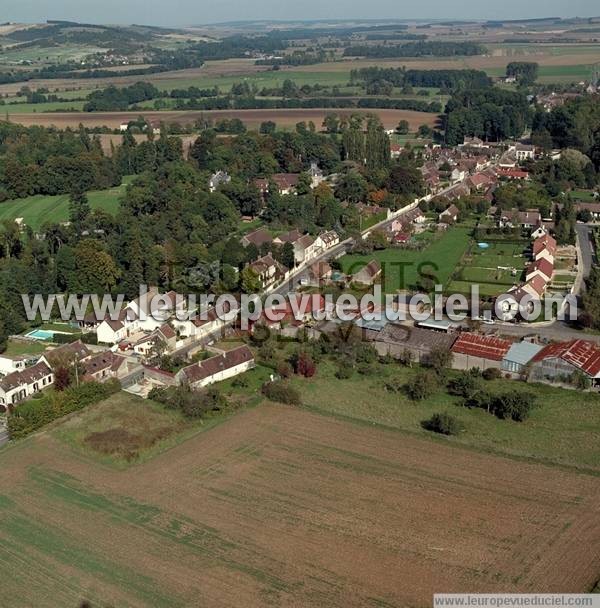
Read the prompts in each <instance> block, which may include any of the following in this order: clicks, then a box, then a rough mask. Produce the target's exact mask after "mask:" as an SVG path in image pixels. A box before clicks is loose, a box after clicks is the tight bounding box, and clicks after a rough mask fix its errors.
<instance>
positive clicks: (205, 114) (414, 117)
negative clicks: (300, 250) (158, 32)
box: [10, 108, 438, 131]
mask: <svg viewBox="0 0 600 608" xmlns="http://www.w3.org/2000/svg"><path fill="white" fill-rule="evenodd" d="M330 113H335V114H338V115H339V116H345V115H350V114H377V115H378V116H379V117H380V119H381V122H382V123H383V125H384V126H385V127H386V128H388V129H393V128H395V127H396V126H397V125H398V123H399V122H400V121H401V120H407V121H408V123H409V125H410V129H411V131H416V130H417V129H418V127H419V126H420V125H423V124H426V125H429V126H431V127H433V126H435V124H436V122H437V120H438V117H437V115H436V114H431V113H428V112H413V111H411V110H376V109H373V110H357V109H353V110H339V109H327V110H323V109H316V108H315V109H312V108H311V109H295V110H282V109H277V110H210V111H183V112H175V111H166V112H156V111H154V112H144V113H143V115H144V117H145V118H146V119H147V120H159V121H161V120H162V121H164V122H177V123H180V124H190V123H193V122H194V121H195V120H198V119H199V118H211V119H212V120H214V121H218V120H221V119H224V118H227V119H231V118H239V119H240V120H242V121H243V122H244V123H245V125H246V126H247V127H248V128H249V129H258V127H259V126H260V124H261V123H262V122H264V121H266V120H272V121H274V122H276V123H277V124H278V125H279V126H281V127H293V126H294V125H295V124H296V123H298V122H301V121H307V122H308V121H310V120H312V121H313V122H314V123H315V124H316V125H317V126H319V127H320V126H321V124H322V123H323V119H324V118H325V115H326V114H330ZM139 115H140V113H139V112H66V113H59V112H56V113H46V114H43V113H35V114H34V113H29V114H16V113H15V114H11V115H10V120H11V122H14V123H17V124H21V125H25V126H31V125H40V126H46V127H47V126H50V125H54V126H56V127H58V128H60V129H65V128H67V127H71V128H77V126H78V125H79V124H83V126H84V127H89V128H92V127H100V126H106V127H109V128H112V129H117V128H118V127H119V125H120V124H121V123H122V122H128V121H130V120H135V119H136V118H137V117H138V116H139Z"/></svg>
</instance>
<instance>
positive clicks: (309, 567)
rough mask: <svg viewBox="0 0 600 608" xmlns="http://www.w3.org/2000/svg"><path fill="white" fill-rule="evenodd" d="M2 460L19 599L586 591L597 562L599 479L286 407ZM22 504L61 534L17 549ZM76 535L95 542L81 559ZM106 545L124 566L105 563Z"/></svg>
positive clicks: (25, 448)
mask: <svg viewBox="0 0 600 608" xmlns="http://www.w3.org/2000/svg"><path fill="white" fill-rule="evenodd" d="M0 465H1V466H0V485H1V487H2V488H3V494H4V498H3V503H0V514H1V515H2V517H1V518H0V541H1V542H0V559H1V561H2V563H3V565H4V567H5V577H4V581H5V582H4V586H5V593H7V594H9V596H10V597H20V599H21V600H22V602H23V605H25V604H27V605H36V606H47V605H56V604H52V603H51V602H50V603H49V599H48V598H50V597H54V596H51V595H50V594H49V593H48V590H52V589H54V588H58V589H60V590H61V594H62V595H61V599H63V598H64V600H63V601H66V600H73V599H76V598H77V597H78V595H77V594H81V593H83V592H84V591H85V590H87V591H86V593H88V595H89V596H90V599H94V598H95V597H97V596H99V597H102V598H103V600H104V602H109V603H110V602H112V603H113V604H115V605H128V606H140V607H141V606H147V605H154V606H191V605H195V606H196V605H202V606H208V607H212V606H215V607H216V606H219V607H225V608H228V607H231V608H233V607H238V606H241V605H243V606H245V607H247V608H254V607H257V608H258V607H261V608H262V607H264V606H286V607H287V606H289V607H292V606H295V607H296V606H297V607H300V606H301V607H302V608H310V607H315V608H316V607H322V606H328V607H329V608H334V607H338V606H339V607H344V608H346V607H354V606H356V607H359V606H360V607H361V608H362V607H365V606H371V607H373V608H374V607H376V606H379V607H381V606H425V605H430V604H431V596H432V593H433V592H436V591H438V592H439V591H446V592H466V591H471V592H477V591H480V592H483V591H487V592H492V591H497V592H499V591H503V592H516V591H519V592H534V591H536V592H583V591H585V590H587V589H589V588H590V587H591V586H592V585H593V584H594V583H595V581H596V580H597V579H598V576H599V575H600V566H599V564H600V513H599V507H598V503H597V497H598V494H599V492H600V479H598V478H595V477H588V476H584V475H578V474H575V473H570V472H565V471H562V470H560V469H557V468H548V467H544V466H541V465H533V464H527V463H522V462H518V461H514V460H507V459H503V458H498V457H494V456H488V455H485V454H479V453H476V452H471V451H467V450H462V449H457V448H454V447H452V446H451V445H449V444H445V443H437V442H433V441H427V440H422V439H416V438H413V437H411V436H409V435H404V434H400V433H394V432H388V431H384V430H381V429H376V428H368V427H365V426H360V425H353V424H350V423H347V422H343V421H338V420H335V419H333V418H323V417H321V416H318V415H316V414H311V413H307V412H305V411H302V410H298V409H294V408H290V407H284V406H275V405H264V406H261V407H259V408H258V409H254V410H251V411H248V412H245V413H241V414H238V415H236V416H235V417H234V418H233V419H232V420H230V421H228V422H226V423H224V424H222V425H221V426H219V427H217V428H215V429H213V430H211V431H208V432H206V433H203V434H200V435H198V436H196V437H195V438H193V439H191V440H189V441H187V442H185V443H183V444H181V445H179V446H178V447H175V448H173V449H171V450H169V451H168V452H165V453H163V454H162V455H161V456H159V457H157V458H155V459H154V460H152V461H150V462H148V463H145V464H142V465H139V466H135V467H133V468H131V469H129V470H127V471H123V472H118V471H115V470H112V469H110V468H108V467H104V466H101V465H98V464H97V463H95V462H93V461H90V460H88V459H87V458H83V457H79V456H77V455H74V454H72V453H70V451H69V449H68V448H67V447H66V446H64V445H63V444H61V443H58V442H57V440H56V439H54V438H52V437H51V436H48V435H45V436H44V435H42V436H39V437H37V438H34V439H32V440H30V441H28V442H27V443H25V444H21V445H20V446H16V449H13V450H9V451H8V452H7V453H4V454H2V455H1V457H0ZM11 505H12V506H11ZM17 513H18V514H19V517H21V518H28V521H31V522H32V526H34V527H36V526H43V530H44V534H45V535H47V536H48V538H54V537H53V536H50V535H51V533H52V532H54V531H56V534H57V535H60V538H61V539H62V540H61V542H62V543H64V547H65V549H63V551H62V552H61V551H60V550H56V549H52V547H51V550H50V551H48V550H47V549H46V547H42V546H40V544H39V543H37V544H36V545H35V546H34V547H29V546H27V545H26V546H21V549H20V550H21V554H20V556H19V557H20V559H19V560H18V561H14V559H8V557H9V556H10V557H13V556H12V554H10V553H8V552H9V551H10V549H11V547H13V545H14V543H15V542H17V543H19V542H20V541H19V539H21V535H23V534H24V533H25V532H24V531H23V529H22V524H19V522H20V521H21V520H20V519H15V518H16V514H17ZM34 522H35V523H34ZM40 534H42V532H40ZM44 538H45V537H44ZM15 539H17V541H15ZM11 543H12V544H11ZM19 546H20V545H19V544H17V548H19ZM72 546H77V547H80V546H81V547H86V553H85V556H86V559H80V560H79V561H76V560H73V563H70V562H68V556H70V555H71V554H73V555H76V552H75V551H76V550H75V549H74V548H71V547H72ZM65 550H70V551H71V552H72V553H69V554H65V553H64V551H65ZM43 551H45V552H43ZM42 552H43V553H42ZM4 553H6V555H4ZM107 559H108V560H110V564H114V568H115V574H113V573H112V572H113V571H112V569H111V568H110V567H109V565H106V566H104V570H102V569H98V567H97V566H95V565H96V564H104V563H105V561H103V560H107ZM90 564H92V566H94V567H95V568H96V571H90V567H91V566H90ZM40 565H43V566H44V567H43V568H40V567H39V566H40ZM13 566H14V567H13ZM24 566H27V570H28V571H30V572H32V573H36V576H35V577H28V583H27V586H26V587H23V585H22V584H20V582H19V578H18V576H17V575H18V573H19V572H20V571H21V568H22V567H24ZM13 571H14V572H13ZM67 580H70V581H73V584H75V581H76V582H77V585H78V587H76V588H75V589H74V590H73V589H71V588H70V587H68V586H66V585H65V581H67ZM19 589H20V590H21V591H20V593H16V591H18V590H19ZM82 590H83V591H82ZM165 596H166V597H165ZM149 597H151V598H152V601H149V599H148V598H149ZM54 601H55V600H54V599H53V600H52V602H54ZM62 605H75V604H74V602H73V601H71V603H70V604H67V603H63V604H62Z"/></svg>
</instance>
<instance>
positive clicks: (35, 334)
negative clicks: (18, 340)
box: [26, 329, 54, 340]
mask: <svg viewBox="0 0 600 608" xmlns="http://www.w3.org/2000/svg"><path fill="white" fill-rule="evenodd" d="M26 337H27V338H33V339H34V340H52V338H54V332H53V331H47V330H45V329H34V330H33V331H30V332H29V333H28V334H27V336H26Z"/></svg>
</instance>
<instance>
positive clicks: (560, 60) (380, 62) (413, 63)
mask: <svg viewBox="0 0 600 608" xmlns="http://www.w3.org/2000/svg"><path fill="white" fill-rule="evenodd" d="M506 50H507V49H495V50H494V53H495V54H493V55H490V56H482V55H477V56H474V57H461V58H459V59H452V58H448V59H444V58H423V59H417V58H415V59H411V58H408V59H359V58H356V59H353V58H345V59H342V60H340V61H336V62H329V63H319V64H317V65H310V66H298V67H295V68H294V71H296V72H340V71H344V70H354V69H359V68H366V67H371V66H374V65H377V66H378V67H382V68H400V67H403V66H404V67H406V68H407V69H417V70H446V69H448V70H457V69H466V68H472V69H478V70H481V69H483V70H485V69H489V68H505V67H506V66H507V65H508V64H509V63H510V62H511V61H535V62H537V63H539V65H540V66H558V67H560V66H569V65H573V66H577V65H582V64H593V63H597V62H599V61H600V45H599V46H598V51H597V52H595V53H572V54H570V53H565V54H560V55H551V54H548V53H547V52H544V48H543V47H541V48H540V50H539V52H536V53H529V54H523V55H519V54H508V53H507V52H506Z"/></svg>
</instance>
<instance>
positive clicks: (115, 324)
mask: <svg viewBox="0 0 600 608" xmlns="http://www.w3.org/2000/svg"><path fill="white" fill-rule="evenodd" d="M96 334H97V336H98V342H99V343H100V344H117V343H118V342H121V340H124V339H125V338H127V336H128V335H129V332H128V331H127V328H126V327H125V323H123V321H113V320H112V319H104V321H102V323H100V325H98V329H97V330H96Z"/></svg>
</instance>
